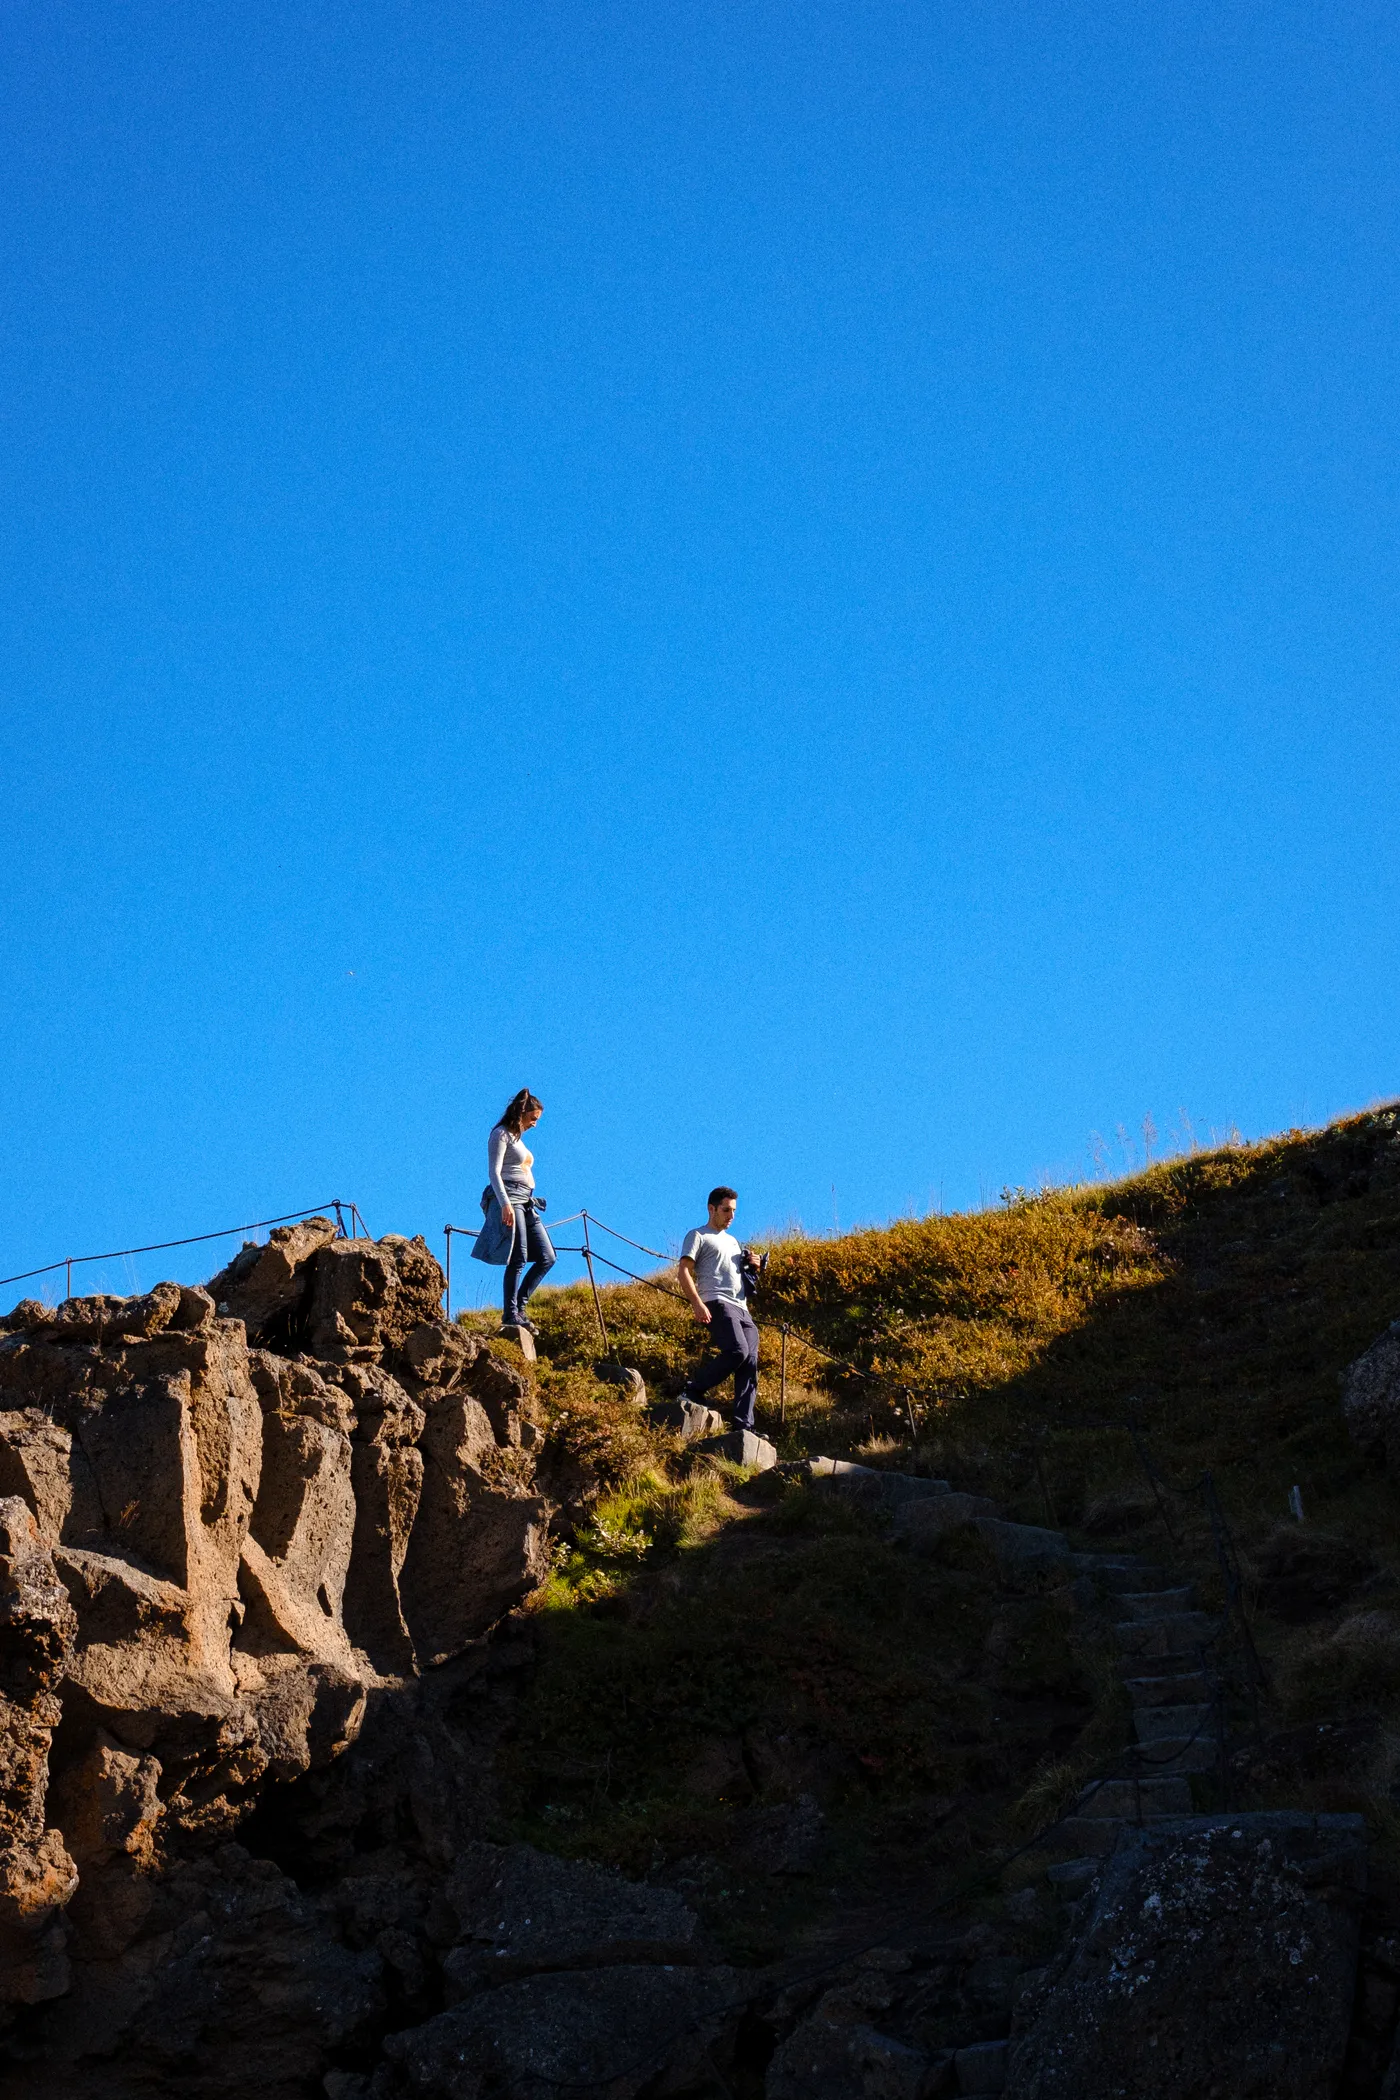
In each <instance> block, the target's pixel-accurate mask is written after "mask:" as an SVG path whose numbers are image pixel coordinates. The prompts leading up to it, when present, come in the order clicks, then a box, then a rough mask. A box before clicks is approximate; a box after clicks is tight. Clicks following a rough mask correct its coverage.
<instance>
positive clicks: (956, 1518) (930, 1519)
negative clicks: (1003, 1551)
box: [894, 1494, 1000, 1553]
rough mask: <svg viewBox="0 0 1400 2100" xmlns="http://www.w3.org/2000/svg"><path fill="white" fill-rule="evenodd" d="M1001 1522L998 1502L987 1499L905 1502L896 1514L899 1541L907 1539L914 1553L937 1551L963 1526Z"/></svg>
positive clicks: (937, 1498) (936, 1497)
mask: <svg viewBox="0 0 1400 2100" xmlns="http://www.w3.org/2000/svg"><path fill="white" fill-rule="evenodd" d="M984 1522H986V1523H995V1522H1000V1512H999V1511H998V1509H997V1505H996V1503H995V1502H992V1501H990V1500H989V1499H988V1497H987V1496H986V1495H958V1494H952V1495H931V1496H928V1497H926V1498H924V1499H921V1500H919V1501H915V1502H906V1503H904V1504H902V1505H901V1507H900V1508H899V1509H898V1510H897V1511H896V1512H895V1519H894V1529H895V1536H896V1538H902V1539H907V1540H908V1541H909V1544H910V1545H911V1546H912V1547H913V1548H914V1550H915V1552H916V1553H917V1552H922V1551H928V1550H931V1549H933V1548H936V1547H937V1545H938V1543H939V1541H940V1540H941V1539H942V1538H943V1536H944V1534H945V1533H946V1532H949V1531H955V1530H957V1528H958V1527H959V1525H962V1524H978V1525H980V1524H982V1523H984Z"/></svg>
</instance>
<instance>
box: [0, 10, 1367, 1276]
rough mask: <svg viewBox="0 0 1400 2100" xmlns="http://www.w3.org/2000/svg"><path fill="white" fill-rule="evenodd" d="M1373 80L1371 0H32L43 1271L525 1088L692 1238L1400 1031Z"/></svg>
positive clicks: (1079, 1159) (11, 605) (435, 1128)
mask: <svg viewBox="0 0 1400 2100" xmlns="http://www.w3.org/2000/svg"><path fill="white" fill-rule="evenodd" d="M1397 90H1400V18H1397V17H1396V15H1395V12H1394V10H1393V8H1390V7H1383V6H1381V5H1379V4H1368V0H1359V4H1356V5H1351V6H1347V7H1343V8H1340V9H1339V8H1337V7H1335V6H1324V5H1322V4H1321V0H1317V4H1313V5H1306V6H1303V5H1288V4H1274V5H1270V6H1267V7H1265V6H1261V5H1246V4H1222V5H1204V4H1193V0H1176V4H1172V0H1168V4H1165V5H1163V6H1160V7H1152V8H1144V7H1127V6H1123V5H1115V6H1108V5H1104V4H1096V0H1084V4H1082V5H1078V6H1068V5H1065V4H1063V0H1062V4H1059V5H1054V6H1050V5H1015V4H998V0H990V4H989V0H944V4H940V5H920V4H910V0H862V4H861V5H859V6H852V5H849V4H839V5H838V4H822V0H811V4H803V0H786V4H745V0H727V4H725V5H723V6H715V5H713V4H708V0H707V4H703V5H699V4H693V0H665V4H664V5H663V4H654V5H649V4H640V0H619V4H615V5H606V4H597V0H571V4H570V5H568V6H557V5H556V6H549V7H546V6H543V5H539V4H534V5H526V4H519V0H450V4H438V0H324V4H318V5H308V4H305V0H276V4H275V5H272V4H266V5H250V4H247V0H221V4H220V5H219V6H217V7H189V6H187V5H183V4H176V0H167V4H161V5H152V4H149V0H123V4H122V5H121V6H113V5H107V6H103V5H91V4H88V5H83V4H77V0H69V4H65V5H57V4H51V0H42V4H35V0H12V4H11V5H10V6H8V7H7V8H6V9H5V10H4V12H3V15H2V16H0V185H2V186H3V232H2V238H3V264H0V268H2V269H3V284H4V316H3V336H0V535H3V557H2V558H0V754H2V756H0V763H3V767H4V776H5V778H4V804H3V807H4V822H3V827H0V831H2V832H3V836H0V885H2V887H0V938H3V954H4V979H3V984H4V995H3V1001H0V1111H2V1112H3V1148H2V1151H0V1158H3V1171H0V1274H8V1273H9V1272H10V1270H12V1269H20V1268H25V1267H28V1266H30V1264H31V1263H35V1262H40V1261H45V1260H48V1259H51V1258H52V1257H54V1256H57V1255H60V1254H63V1253H65V1252H68V1251H70V1250H73V1251H86V1250H87V1249H88V1248H101V1247H104V1246H119V1245H122V1244H125V1243H127V1242H129V1241H134V1240H143V1239H147V1238H159V1237H164V1236H166V1235H167V1234H169V1235H174V1234H175V1233H178V1232H180V1231H191V1232H193V1231H197V1230H200V1229H201V1228H203V1227H212V1226H215V1225H221V1224H224V1223H233V1222H235V1221H239V1220H242V1219H247V1218H256V1217H260V1216H263V1215H266V1214H268V1213H271V1212H279V1211H283V1210H289V1209H292V1208H294V1207H296V1206H299V1205H302V1204H312V1203H318V1202H321V1201H322V1200H324V1199H325V1198H327V1197H329V1196H332V1195H340V1196H344V1197H353V1198H354V1199H355V1200H356V1201H357V1202H358V1203H359V1205H360V1207H361V1209H362V1210H363V1212H364V1214H365V1216H366V1218H367V1219H368V1222H369V1225H370V1227H371V1229H372V1230H373V1231H375V1232H382V1231H386V1230H399V1231H405V1232H413V1231H416V1230H420V1229H421V1230H423V1231H425V1232H426V1233H427V1234H428V1235H429V1236H430V1237H432V1236H433V1235H435V1234H438V1233H440V1229H441V1226H442V1224H443V1222H444V1220H445V1219H447V1218H449V1217H450V1218H452V1219H453V1220H454V1222H466V1221H469V1220H470V1219H471V1218H472V1217H473V1216H474V1215H475V1202H476V1197H477V1195H478V1193H479V1190H480V1187H481V1183H482V1179H483V1165H484V1163H483V1154H484V1139H485V1134H486V1130H487V1127H488V1126H489V1124H490V1123H491V1122H492V1121H493V1120H494V1119H495V1117H496V1115H497V1114H498V1113H499V1110H500V1108H501V1106H502V1104H503V1103H504V1101H505V1099H506V1097H507V1095H508V1094H510V1093H511V1092H512V1091H513V1090H514V1089H515V1088H516V1087H517V1086H519V1085H521V1084H526V1083H528V1084H529V1085H531V1086H532V1087H534V1089H535V1090H536V1092H538V1093H539V1094H540V1095H542V1096H543V1098H544V1101H545V1103H546V1115H545V1119H544V1121H543V1123H542V1124H541V1126H540V1129H539V1132H538V1140H537V1144H536V1151H537V1155H538V1159H539V1175H540V1185H541V1187H542V1188H543V1189H544V1190H545V1191H546V1192H547V1193H548V1195H549V1197H550V1198H551V1200H552V1203H553V1206H554V1209H555V1211H556V1214H557V1213H559V1212H561V1211H565V1210H573V1209H574V1208H575V1207H576V1206H577V1204H578V1203H579V1202H581V1201H582V1202H587V1203H588V1204H589V1205H590V1206H591V1207H592V1208H593V1209H594V1210H595V1211H597V1212H598V1213H599V1214H600V1215H601V1216H603V1217H604V1218H608V1219H611V1220H613V1221H615V1222H616V1223H618V1224H620V1225H621V1226H622V1227H623V1228H624V1229H626V1230H628V1231H632V1232H635V1233H636V1235H637V1236H638V1237H639V1238H643V1239H650V1240H651V1241H652V1243H653V1244H655V1245H658V1246H662V1245H665V1244H666V1243H667V1239H668V1238H673V1237H674V1236H675V1235H677V1234H679V1232H681V1231H682V1230H683V1229H684V1228H685V1227H686V1226H687V1225H689V1224H691V1223H692V1222H694V1221H695V1218H696V1214H697V1208H698V1199H699V1197H701V1196H702V1195H703V1193H704V1191H705V1189H706V1188H707V1187H708V1186H709V1185H710V1183H711V1182H713V1181H715V1180H718V1179H724V1180H728V1181H732V1182H733V1183H735V1184H736V1185H737V1186H738V1188H739V1189H740V1191H741V1194H742V1196H743V1199H744V1202H743V1208H742V1209H741V1213H740V1223H741V1225H743V1224H745V1223H746V1224H748V1225H749V1226H750V1227H760V1226H775V1225H781V1224H782V1223H783V1222H784V1221H785V1220H787V1219H789V1218H791V1217H797V1218H800V1219H802V1220H803V1221H805V1223H806V1224H807V1225H808V1226H809V1227H811V1228H813V1229H826V1230H829V1229H830V1227H831V1224H832V1220H833V1216H836V1217H839V1220H840V1222H841V1224H842V1225H843V1226H844V1225H847V1224H850V1223H853V1222H856V1221H858V1220H871V1219H884V1218H886V1217H888V1216H890V1215H892V1214H895V1213H897V1212H900V1211H902V1210H906V1209H907V1208H909V1207H910V1206H913V1207H914V1208H916V1209H918V1210H925V1209H928V1208H930V1207H932V1206H933V1205H935V1204H940V1205H942V1207H944V1208H950V1209H951V1208H956V1207H963V1206H966V1205H969V1204H976V1203H978V1202H980V1201H982V1200H995V1198H996V1195H997V1192H998V1190H999V1189H1000V1188H1001V1187H1002V1185H1003V1184H1008V1183H1009V1184H1031V1183H1034V1182H1036V1181H1037V1180H1039V1179H1040V1178H1042V1177H1043V1176H1044V1175H1047V1174H1049V1175H1053V1176H1055V1177H1057V1178H1061V1177H1070V1176H1076V1175H1084V1174H1087V1173H1088V1172H1090V1171H1092V1167H1093V1157H1094V1152H1093V1133H1094V1132H1099V1133H1102V1134H1103V1136H1104V1137H1105V1138H1106V1139H1107V1140H1108V1142H1109V1148H1110V1152H1111V1154H1112V1155H1113V1157H1114V1159H1115V1160H1121V1159H1123V1158H1125V1157H1126V1155H1125V1154H1123V1153H1122V1152H1121V1151H1120V1150H1119V1146H1118V1141H1117V1140H1116V1139H1115V1138H1114V1135H1113V1133H1114V1131H1115V1129H1116V1127H1117V1126H1118V1125H1120V1124H1121V1125H1123V1126H1124V1127H1125V1129H1126V1130H1127V1131H1128V1133H1129V1134H1130V1136H1136V1134H1137V1133H1138V1132H1139V1131H1140V1128H1141V1124H1142V1119H1143V1117H1144V1115H1150V1116H1151V1117H1152V1118H1153V1119H1154V1121H1155V1123H1156V1125H1157V1127H1158V1129H1159V1131H1160V1132H1161V1133H1162V1134H1163V1136H1165V1135H1166V1133H1167V1132H1168V1131H1169V1130H1170V1128H1171V1127H1172V1126H1173V1125H1174V1124H1176V1121H1177V1118H1178V1114H1179V1112H1181V1111H1185V1113H1186V1114H1187V1116H1189V1118H1190V1119H1191V1121H1192V1124H1193V1127H1194V1128H1195V1129H1196V1131H1197V1132H1198V1134H1200V1135H1201V1136H1208V1135H1209V1134H1210V1132H1211V1131H1212V1130H1223V1129H1225V1128H1226V1127H1228V1126H1229V1125H1231V1124H1235V1125H1237V1126H1238V1127H1239V1128H1240V1129H1241V1130H1242V1131H1244V1132H1245V1133H1246V1134H1257V1133H1261V1132H1263V1131H1265V1130H1269V1129H1274V1128H1279V1127H1283V1126H1286V1125H1289V1124H1294V1123H1299V1122H1305V1121H1307V1122H1312V1121H1319V1120H1321V1119H1323V1118H1325V1117H1326V1116H1328V1115H1329V1114H1332V1113H1335V1112H1337V1111H1338V1110H1340V1109H1343V1108H1347V1107H1352V1106H1357V1105H1361V1104H1363V1103H1364V1102H1366V1101H1367V1100H1370V1099H1373V1098H1375V1097H1377V1096H1380V1095H1386V1094H1392V1093H1394V1092H1396V1091H1400V1054H1397V1021H1400V977H1397V970H1396V960H1397V952H1396V951H1397V934H1398V932H1400V884H1397V827H1396V820H1395V811H1396V799H1397V784H1398V783H1400V718H1398V717H1397V706H1396V669H1397V641H1398V640H1400V604H1397V584H1398V583H1400V574H1398V573H1397V554H1398V553H1400V544H1398V542H1397V525H1400V476H1398V475H1397V437H1398V436H1400V384H1397V379H1400V374H1398V373H1397V363H1398V362H1400V359H1398V358H1397V347H1398V346H1400V338H1397V306H1398V305H1400V267H1398V259H1400V251H1398V248H1397V230H1398V226H1400V221H1397V204H1400V127H1398V126H1397V116H1398V115H1400V109H1398V107H1397V103H1398V101H1400V96H1398V95H1397ZM1140 1142H1141V1141H1140V1138H1139V1139H1138V1143H1139V1145H1140ZM437 1244H439V1245H440V1240H439V1241H438V1242H437ZM221 1251H227V1250H221ZM214 1259H215V1257H213V1256H211V1257H210V1258H209V1259H208V1260H207V1261H206V1260H205V1258H204V1257H203V1256H201V1255H200V1254H199V1253H198V1252H197V1251H196V1252H195V1253H194V1254H193V1255H191V1256H190V1257H188V1258H186V1257H178V1258H170V1257H167V1258H164V1259H162V1260H160V1261H152V1262H146V1263H139V1264H134V1265H131V1266H130V1267H129V1268H125V1269H123V1268H122V1267H121V1265H113V1267H112V1268H111V1269H110V1270H109V1271H107V1272H103V1273H101V1274H99V1273H98V1272H88V1274H87V1275H86V1277H85V1278H84V1282H85V1284H86V1286H87V1287H88V1288H93V1287H96V1286H97V1285H98V1284H99V1283H100V1284H103V1285H105V1287H107V1288H131V1287H133V1286H134V1285H135V1284H137V1283H140V1284H143V1285H144V1284H146V1283H149V1282H150V1281H151V1280H153V1279H154V1277H155V1276H156V1275H158V1274H160V1273H175V1274H178V1275H186V1276H196V1275H199V1274H201V1273H205V1272H206V1271H207V1269H208V1267H210V1266H212V1265H213V1261H214ZM564 1273H569V1272H563V1271H561V1277H562V1275H563V1274H564ZM475 1276H476V1278H478V1279H479V1280H480V1282H481V1283H482V1285H483V1286H485V1287H486V1288H488V1289H489V1288H490V1286H491V1284H492V1282H493V1280H494V1279H493V1278H492V1277H491V1276H489V1275H488V1274H487V1272H485V1271H481V1270H478V1271H476V1272H475ZM60 1281H61V1279H60ZM0 1295H3V1296H4V1298H5V1302H8V1299H9V1297H10V1296H13V1295H17V1293H5V1294H0Z"/></svg>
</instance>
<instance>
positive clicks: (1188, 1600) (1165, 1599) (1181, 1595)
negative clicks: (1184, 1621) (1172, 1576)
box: [1118, 1582, 1196, 1619]
mask: <svg viewBox="0 0 1400 2100" xmlns="http://www.w3.org/2000/svg"><path fill="white" fill-rule="evenodd" d="M1118 1603H1119V1606H1120V1608H1121V1609H1122V1610H1123V1611H1125V1612H1126V1613H1127V1615H1128V1617H1129V1618H1130V1619H1160V1618H1162V1617H1163V1616H1164V1614H1166V1613H1167V1612H1182V1611H1194V1610H1195V1608H1196V1586H1195V1584H1194V1583H1190V1582H1188V1583H1184V1584H1183V1585H1182V1586H1181V1588H1179V1589H1173V1590H1128V1591H1125V1592H1124V1593H1123V1594H1121V1595H1120V1597H1119V1599H1118Z"/></svg>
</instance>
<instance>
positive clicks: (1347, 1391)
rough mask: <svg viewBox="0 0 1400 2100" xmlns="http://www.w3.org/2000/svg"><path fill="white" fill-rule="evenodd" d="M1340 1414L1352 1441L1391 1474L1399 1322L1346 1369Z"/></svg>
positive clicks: (1397, 1445)
mask: <svg viewBox="0 0 1400 2100" xmlns="http://www.w3.org/2000/svg"><path fill="white" fill-rule="evenodd" d="M1342 1413H1343V1415H1344V1416H1345V1418H1346V1425H1347V1430H1348V1433H1349V1434H1350V1436H1351V1439H1352V1442H1353V1443H1355V1444H1358V1445H1359V1446H1360V1447H1361V1449H1362V1450H1363V1451H1369V1452H1372V1453H1374V1454H1375V1456H1377V1457H1379V1458H1384V1460H1385V1462H1386V1464H1387V1465H1388V1466H1389V1467H1390V1468H1391V1470H1392V1471H1394V1469H1395V1466H1396V1463H1397V1461H1398V1460H1400V1320H1396V1321H1394V1322H1393V1323H1392V1324H1391V1326H1390V1327H1388V1328H1387V1329H1386V1331H1385V1333H1384V1334H1383V1335H1382V1336H1381V1337H1380V1340H1379V1341H1376V1342H1373V1343H1372V1344H1371V1346H1370V1348H1369V1349H1368V1350H1367V1351H1366V1353H1365V1355H1364V1356H1358V1357H1357V1359H1356V1361H1355V1363H1353V1364H1351V1365H1350V1366H1349V1367H1348V1369H1347V1371H1346V1373H1345V1375H1344V1376H1343V1379H1342Z"/></svg>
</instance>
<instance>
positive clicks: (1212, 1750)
mask: <svg viewBox="0 0 1400 2100" xmlns="http://www.w3.org/2000/svg"><path fill="white" fill-rule="evenodd" d="M1219 1762H1220V1748H1219V1745H1218V1743H1217V1742H1216V1739H1215V1730H1214V1729H1213V1728H1209V1727H1207V1728H1203V1729H1202V1730H1201V1732H1200V1734H1199V1735H1195V1734H1192V1735H1180V1736H1159V1737H1158V1739H1157V1740H1156V1742H1154V1743H1151V1744H1148V1745H1146V1746H1145V1749H1144V1763H1145V1764H1146V1765H1147V1766H1148V1767H1149V1768H1150V1770H1151V1771H1152V1772H1153V1773H1154V1774H1157V1773H1170V1772H1213V1771H1214V1770H1215V1768H1216V1766H1217V1764H1218V1763H1219Z"/></svg>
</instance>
